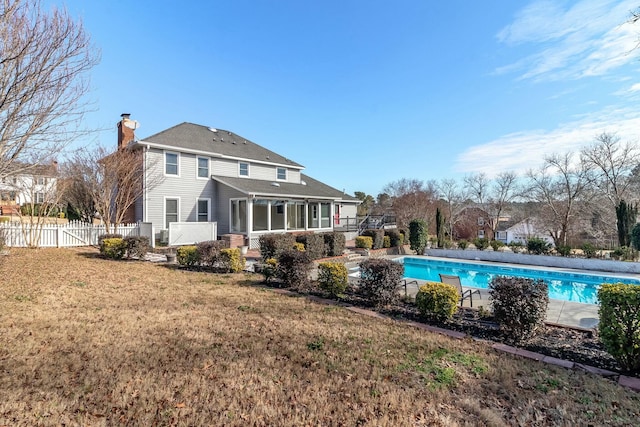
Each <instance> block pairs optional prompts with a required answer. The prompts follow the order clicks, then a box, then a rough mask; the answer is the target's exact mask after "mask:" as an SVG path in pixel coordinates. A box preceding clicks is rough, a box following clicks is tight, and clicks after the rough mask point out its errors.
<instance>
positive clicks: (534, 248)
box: [527, 237, 551, 255]
mask: <svg viewBox="0 0 640 427" xmlns="http://www.w3.org/2000/svg"><path fill="white" fill-rule="evenodd" d="M550 250H551V244H550V243H547V241H546V240H544V239H541V238H539V237H531V238H530V239H529V240H527V251H529V253H532V254H535V255H544V254H547V253H549V251H550Z"/></svg>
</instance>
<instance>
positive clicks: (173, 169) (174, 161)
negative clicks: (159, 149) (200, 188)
mask: <svg viewBox="0 0 640 427" xmlns="http://www.w3.org/2000/svg"><path fill="white" fill-rule="evenodd" d="M164 173H165V174H166V175H178V153H164Z"/></svg>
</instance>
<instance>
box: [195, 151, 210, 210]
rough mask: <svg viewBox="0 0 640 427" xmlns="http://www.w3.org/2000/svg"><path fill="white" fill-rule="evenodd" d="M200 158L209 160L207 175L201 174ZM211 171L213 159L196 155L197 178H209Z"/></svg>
mask: <svg viewBox="0 0 640 427" xmlns="http://www.w3.org/2000/svg"><path fill="white" fill-rule="evenodd" d="M200 159H204V160H206V161H207V176H200ZM210 171H211V161H210V159H209V157H205V156H196V179H209V177H210V176H211V173H210ZM203 200H204V199H203Z"/></svg>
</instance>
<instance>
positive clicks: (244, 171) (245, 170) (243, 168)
mask: <svg viewBox="0 0 640 427" xmlns="http://www.w3.org/2000/svg"><path fill="white" fill-rule="evenodd" d="M238 173H239V174H240V176H249V163H247V162H240V169H239V172H238Z"/></svg>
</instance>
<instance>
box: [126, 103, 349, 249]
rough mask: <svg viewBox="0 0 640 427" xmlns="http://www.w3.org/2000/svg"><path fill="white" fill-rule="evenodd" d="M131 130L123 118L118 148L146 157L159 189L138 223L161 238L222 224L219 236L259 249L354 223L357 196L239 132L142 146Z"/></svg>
mask: <svg viewBox="0 0 640 427" xmlns="http://www.w3.org/2000/svg"><path fill="white" fill-rule="evenodd" d="M133 123H134V124H132V121H131V120H130V119H129V115H128V114H126V115H123V119H122V120H121V121H120V122H119V123H118V146H119V148H121V149H122V148H123V147H127V148H129V149H140V150H142V152H143V156H142V158H143V162H144V170H145V182H149V183H151V182H152V183H153V184H152V185H149V186H148V188H145V191H144V195H143V197H142V198H141V199H140V200H139V201H138V203H136V208H135V214H134V218H132V219H134V220H136V221H142V222H149V223H152V224H153V227H154V229H155V230H156V233H157V236H158V237H159V234H160V233H161V230H166V229H168V228H169V224H170V223H171V222H216V223H217V230H218V235H224V234H240V235H243V236H244V237H245V241H246V243H247V244H248V245H249V246H250V247H251V248H257V247H258V246H259V243H258V238H259V236H260V235H261V234H264V233H283V232H297V231H314V232H320V231H332V230H333V229H334V224H337V223H338V222H339V220H340V218H341V217H343V216H344V217H346V216H350V217H355V216H356V210H357V205H358V204H359V203H360V202H359V200H357V199H356V198H355V197H352V196H350V195H347V194H344V192H342V191H339V190H337V189H335V188H332V187H330V186H328V185H326V184H324V183H322V182H320V181H317V180H315V179H313V178H311V177H310V176H307V175H305V174H304V173H303V172H302V171H303V170H304V167H303V166H302V165H300V164H299V163H296V162H294V161H292V160H289V159H288V158H286V157H284V156H282V155H280V154H277V153H275V152H273V151H270V150H268V149H266V148H264V147H262V146H260V145H258V144H256V143H254V142H252V141H249V140H248V139H246V138H243V137H241V136H240V135H237V134H235V133H233V132H230V131H227V130H222V129H216V128H212V127H207V126H201V125H197V124H193V123H181V124H179V125H177V126H174V127H172V128H169V129H166V130H164V131H162V132H159V133H157V134H155V135H152V136H149V137H147V138H144V139H140V140H136V139H135V137H134V134H133V130H134V129H135V128H136V125H135V122H133ZM147 177H148V179H147Z"/></svg>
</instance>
